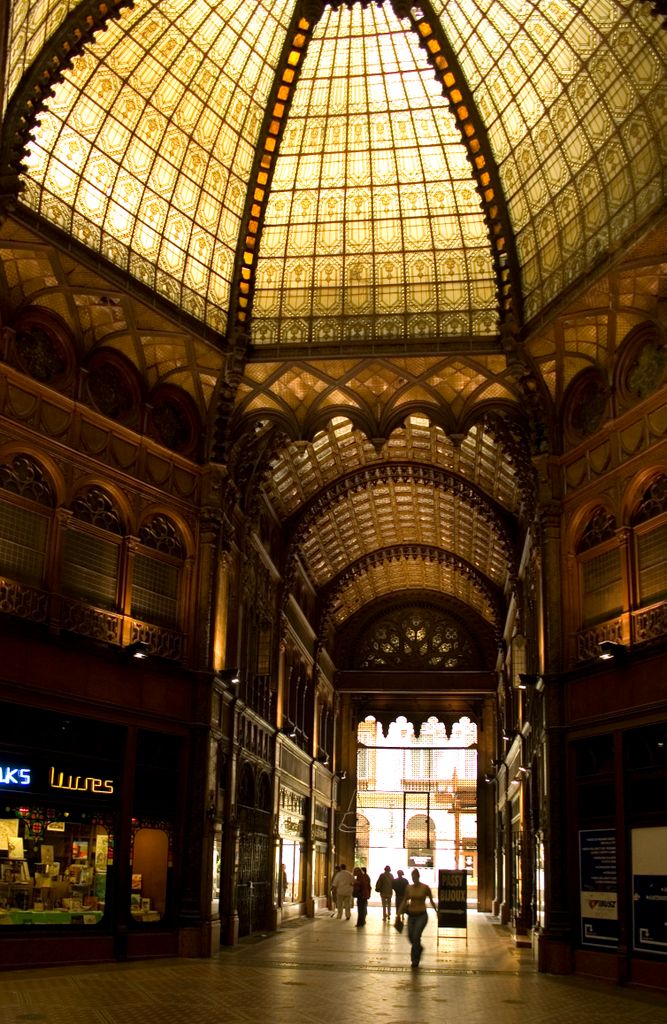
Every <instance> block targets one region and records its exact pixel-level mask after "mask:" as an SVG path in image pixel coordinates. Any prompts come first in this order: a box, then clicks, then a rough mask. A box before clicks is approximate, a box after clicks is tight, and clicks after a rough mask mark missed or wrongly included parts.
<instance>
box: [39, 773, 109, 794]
mask: <svg viewBox="0 0 667 1024" xmlns="http://www.w3.org/2000/svg"><path fill="white" fill-rule="evenodd" d="M49 782H50V783H51V786H52V788H53V789H71V790H74V791H75V792H77V793H100V794H103V795H106V796H109V795H110V794H111V793H113V779H95V778H92V776H90V775H65V773H64V772H57V771H56V770H55V768H49Z"/></svg>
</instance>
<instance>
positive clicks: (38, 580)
mask: <svg viewBox="0 0 667 1024" xmlns="http://www.w3.org/2000/svg"><path fill="white" fill-rule="evenodd" d="M0 489H1V490H2V495H1V496H0V573H2V574H3V575H6V576H8V577H9V578H10V579H12V580H16V581H17V582H19V583H25V584H27V585H28V586H33V587H41V586H42V585H43V583H44V568H45V563H46V552H47V548H48V540H49V527H50V523H51V509H53V507H54V504H55V501H54V495H53V490H52V488H51V485H50V483H49V481H48V480H47V479H46V477H45V476H44V473H43V471H42V469H41V467H40V466H39V465H38V464H37V463H36V462H35V461H33V459H31V458H30V457H29V456H28V455H15V456H14V457H13V458H12V460H11V462H7V463H4V464H2V465H0Z"/></svg>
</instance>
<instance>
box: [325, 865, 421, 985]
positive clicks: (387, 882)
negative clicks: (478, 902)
mask: <svg viewBox="0 0 667 1024" xmlns="http://www.w3.org/2000/svg"><path fill="white" fill-rule="evenodd" d="M375 891H376V892H377V893H378V894H379V896H380V899H381V900H382V920H383V921H385V922H390V921H391V904H392V900H393V899H394V898H395V899H396V920H395V924H396V926H397V927H398V928H399V930H401V931H402V928H403V924H404V920H405V917H407V919H408V941H409V942H410V963H411V965H412V967H419V961H420V960H421V955H422V950H423V946H422V943H421V937H422V933H423V931H424V928H425V927H426V924H427V922H428V911H427V909H426V904H427V902H430V904H431V906H432V907H433V909H434V910H435V911H436V913H437V910H438V908H437V907H436V905H435V903H434V902H433V893H432V892H431V887H430V886H429V885H426V883H425V882H420V881H419V871H418V870H417V868H414V869H413V871H412V884H410V883H409V882H408V880H407V878H406V877H405V874H404V872H403V871H401V870H400V868H399V870H398V871H397V872H396V877H394V875H393V874H392V872H391V867H390V866H389V864H387V865H386V867H385V869H384V871H383V872H382V873H381V874H380V876H379V877H378V880H377V882H376V883H375ZM331 898H332V901H333V907H334V911H333V915H332V916H335V917H337V918H338V919H339V920H340V919H341V918H342V917H343V915H345V919H346V920H347V921H349V920H350V917H351V913H352V902H353V900H355V899H356V901H357V924H356V927H357V928H363V927H364V926H365V924H366V916H367V913H368V901H369V899H370V898H371V880H370V878H369V875H368V872H367V871H366V868H365V867H357V868H355V869H354V871H348V869H347V867H346V865H345V864H340V865H337V866H336V868H335V872H334V876H333V879H332V881H331Z"/></svg>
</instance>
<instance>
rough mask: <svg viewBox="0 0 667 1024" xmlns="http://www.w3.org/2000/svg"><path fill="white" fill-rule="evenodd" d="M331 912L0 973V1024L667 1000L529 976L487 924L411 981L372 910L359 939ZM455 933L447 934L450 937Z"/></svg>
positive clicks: (398, 940) (656, 1020)
mask: <svg viewBox="0 0 667 1024" xmlns="http://www.w3.org/2000/svg"><path fill="white" fill-rule="evenodd" d="M354 916H355V915H354V914H353V916H352V919H351V921H350V922H346V921H345V920H342V921H338V920H336V919H332V918H331V917H330V916H329V914H328V913H326V914H320V915H318V916H317V917H316V918H315V919H310V920H304V919H303V918H302V919H300V920H299V921H298V922H295V923H294V924H292V925H289V926H287V927H284V928H282V929H281V930H280V931H279V932H278V933H277V934H273V935H269V936H263V935H256V936H252V937H250V938H249V939H246V940H244V941H243V942H241V943H240V944H239V945H237V946H235V947H229V948H226V949H224V950H223V951H222V952H221V953H220V955H219V956H218V957H215V958H213V959H209V960H192V959H190V960H176V959H173V960H160V961H147V962H142V963H122V964H104V965H99V966H90V967H71V968H44V969H38V970H34V971H31V972H30V973H29V974H27V973H26V972H25V971H24V972H20V971H13V972H11V973H6V974H3V975H2V984H1V985H0V1024H19V1022H23V1021H26V1022H27V1021H34V1022H39V1024H65V1022H67V1024H79V1022H83V1021H84V1020H85V1022H86V1024H153V1022H154V1021H157V1020H159V1021H160V1022H161V1024H182V1022H183V1021H187V1022H188V1024H218V1022H222V1021H234V1022H235V1024H246V1022H248V1024H253V1022H260V1021H261V1022H262V1024H264V1022H266V1024H281V1022H282V1021H290V1022H293V1021H298V1022H299V1024H323V1022H327V1024H336V1022H339V1021H340V1022H345V1024H348V1022H349V1021H352V1020H353V1021H355V1022H357V1024H370V1022H371V1021H372V1022H373V1024H403V1022H406V1024H407V1022H419V1024H436V1022H437V1024H449V1022H453V1021H456V1024H486V1022H488V1021H490V1020H492V1021H493V1024H518V1022H520V1021H521V1022H525V1021H531V1024H555V1022H558V1024H574V1022H577V1024H579V1022H581V1021H585V1022H586V1024H608V1022H610V1021H613V1022H614V1024H661V1022H665V1021H667V996H665V995H662V994H656V993H651V992H646V991H642V992H638V991H634V990H630V989H627V988H619V987H617V986H611V985H604V984H601V983H599V982H593V981H588V980H586V979H582V978H573V977H571V976H570V977H556V976H552V975H544V974H538V973H537V971H536V969H535V964H534V960H533V954H532V951H531V950H530V949H517V948H516V947H515V946H514V945H513V943H512V942H511V938H510V935H509V932H508V931H507V930H506V929H504V928H501V927H500V926H498V925H497V924H495V923H494V922H493V919H492V918H490V917H488V916H487V915H484V914H475V913H472V914H470V915H469V935H468V945H467V947H466V943H465V941H464V940H463V939H461V938H458V939H453V938H444V936H445V933H444V932H442V933H441V938H440V941H439V943H438V941H437V934H436V929H435V920H434V917H433V916H432V915H431V916H430V920H429V925H428V928H427V930H426V932H425V935H424V941H425V952H424V957H423V961H422V967H421V968H420V970H419V972H415V971H411V970H410V963H409V956H408V944H407V942H406V940H405V938H404V936H400V935H398V934H397V933H396V932H395V931H394V929H393V928H392V927H388V926H386V925H383V924H382V921H381V919H380V909H379V907H371V910H370V913H369V917H368V922H367V927H366V929H365V930H361V929H355V927H354ZM449 934H451V933H449Z"/></svg>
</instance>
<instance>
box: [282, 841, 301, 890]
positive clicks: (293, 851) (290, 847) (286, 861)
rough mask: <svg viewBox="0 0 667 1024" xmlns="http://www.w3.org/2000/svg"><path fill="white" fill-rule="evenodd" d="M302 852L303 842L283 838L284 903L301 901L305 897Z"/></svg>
mask: <svg viewBox="0 0 667 1024" xmlns="http://www.w3.org/2000/svg"><path fill="white" fill-rule="evenodd" d="M301 853H302V844H301V843H293V842H289V841H288V840H283V843H282V867H281V881H282V887H283V903H299V902H300V901H301V900H302V899H303V878H302V868H301V861H302V858H301Z"/></svg>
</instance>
